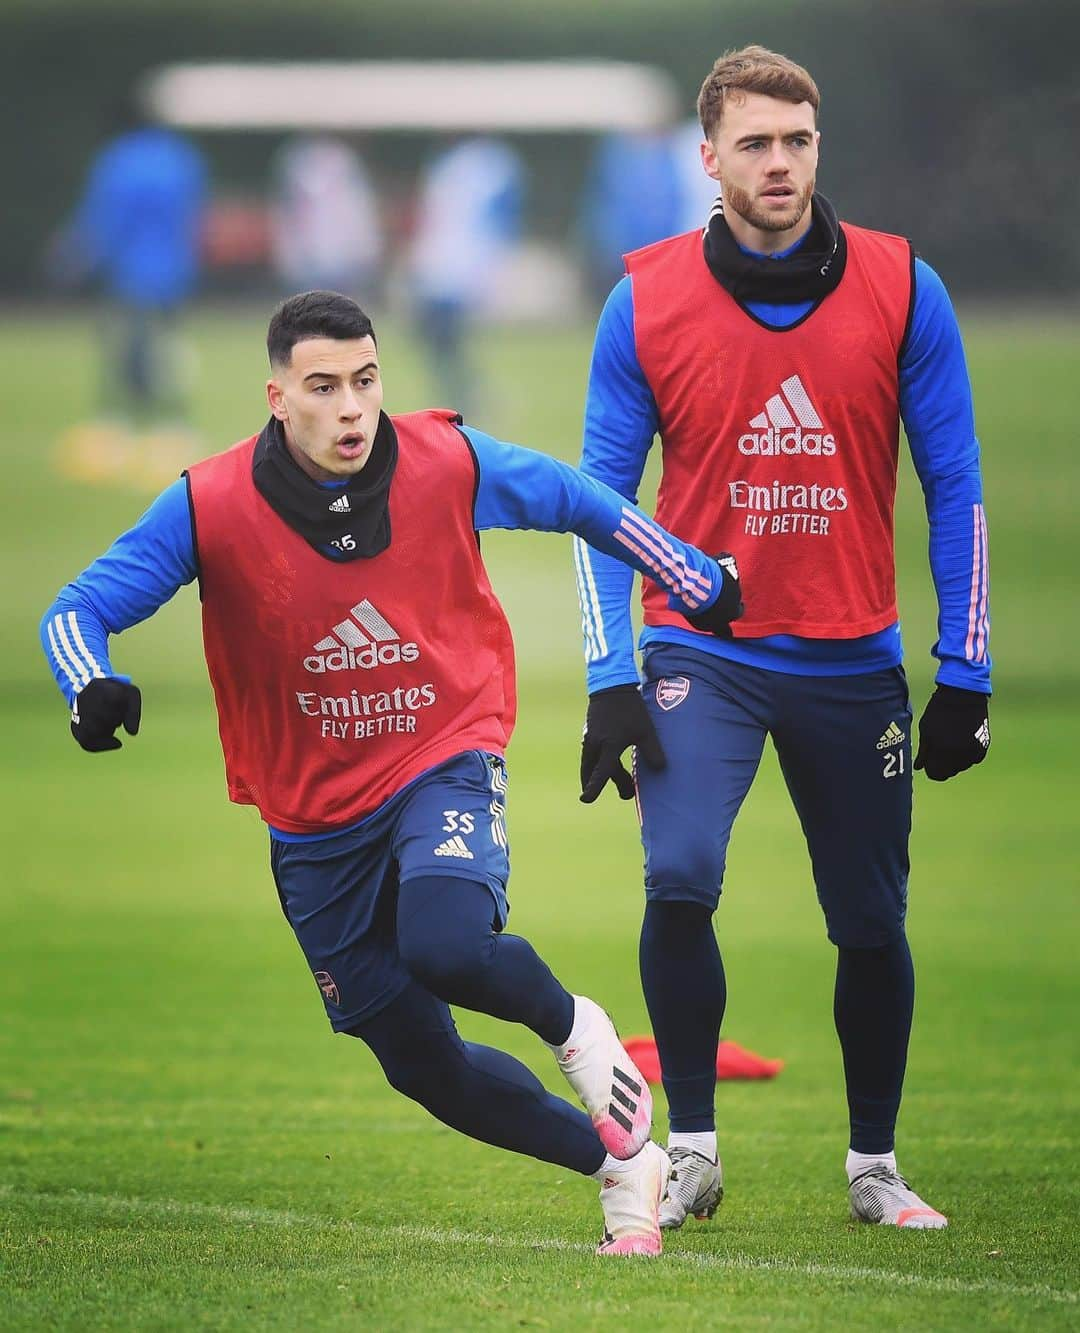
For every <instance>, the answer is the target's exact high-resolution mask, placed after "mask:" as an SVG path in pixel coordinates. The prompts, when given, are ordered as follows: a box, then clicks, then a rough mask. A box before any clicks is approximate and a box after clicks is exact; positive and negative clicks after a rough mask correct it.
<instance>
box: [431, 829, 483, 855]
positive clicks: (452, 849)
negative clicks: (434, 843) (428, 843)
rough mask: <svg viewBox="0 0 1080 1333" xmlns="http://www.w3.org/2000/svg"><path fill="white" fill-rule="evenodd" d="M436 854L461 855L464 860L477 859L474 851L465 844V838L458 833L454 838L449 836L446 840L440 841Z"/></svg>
mask: <svg viewBox="0 0 1080 1333" xmlns="http://www.w3.org/2000/svg"><path fill="white" fill-rule="evenodd" d="M435 855H436V856H460V857H461V859H462V860H463V861H472V860H474V859H475V858H474V857H473V854H472V852H470V851H469V849H468V847H466V846H465V839H464V838H462V837H460V836H459V835H458V834H456V833H455V834H454V836H453V837H452V838H447V840H446V841H445V842H440V843H439V845H438V847H436V848H435Z"/></svg>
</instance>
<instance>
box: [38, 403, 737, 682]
mask: <svg viewBox="0 0 1080 1333" xmlns="http://www.w3.org/2000/svg"><path fill="white" fill-rule="evenodd" d="M462 433H463V434H464V435H465V437H466V439H467V440H468V442H469V445H470V448H471V449H472V452H473V455H474V457H475V459H476V465H477V472H478V479H477V489H476V497H475V501H474V523H475V526H476V528H477V529H478V530H483V529H485V528H530V529H535V530H538V531H541V532H574V533H577V534H578V535H579V536H580V537H581V538H583V539H584V540H585V541H587V542H588V543H589V544H590V546H592V547H595V548H596V549H597V550H599V551H604V552H607V553H608V554H609V555H610V556H612V557H617V559H618V560H625V561H627V562H629V564H630V565H632V566H633V568H634V569H637V570H638V571H639V572H641V573H646V574H648V575H649V576H650V577H652V578H654V579H656V581H657V582H658V583H660V585H661V586H662V587H664V588H665V589H666V590H667V592H668V600H669V604H670V605H671V606H672V607H674V608H675V609H678V610H684V611H685V610H690V611H694V610H699V611H700V610H704V609H705V608H706V607H708V606H711V605H712V603H713V602H714V601H715V600H716V598H717V597H718V596H719V595H720V590H721V587H722V585H723V577H724V576H723V571H722V570H721V569H720V567H719V565H717V563H716V561H715V560H713V559H711V558H710V557H709V556H707V555H704V554H703V553H702V552H701V551H699V550H697V548H696V547H693V546H687V545H684V544H683V543H682V542H679V541H676V540H675V539H673V538H671V537H670V536H669V534H668V533H666V532H665V531H664V529H663V528H661V527H659V526H658V525H657V524H656V523H654V522H653V520H652V519H651V518H648V517H647V516H646V515H645V514H643V513H642V512H641V510H639V509H636V508H635V507H634V506H633V505H631V504H629V503H627V501H626V500H625V499H624V498H623V497H622V496H621V495H618V494H616V493H615V492H614V491H612V490H610V489H609V488H608V487H607V486H605V485H603V484H602V483H601V482H598V481H596V480H594V479H593V478H591V477H587V476H585V475H584V474H583V473H581V472H579V471H577V469H576V468H573V467H570V466H569V464H567V463H562V462H559V461H558V460H557V459H554V458H550V457H548V455H546V454H541V453H537V452H536V451H534V450H532V449H524V448H522V447H520V446H518V445H513V444H504V443H503V442H501V441H499V440H496V439H493V438H492V437H491V436H490V435H485V434H484V433H483V432H482V431H478V430H473V429H471V428H468V427H465V428H463V431H462ZM342 485H344V483H342ZM613 563H616V561H615V560H614V559H613ZM197 574H198V568H197V562H196V555H195V541H194V537H193V534H192V526H191V510H190V505H189V502H188V487H187V481H186V480H185V479H183V478H181V479H180V480H179V481H175V482H173V484H172V485H171V486H169V487H168V488H167V489H166V490H165V491H163V492H162V493H161V495H159V496H158V498H157V499H156V500H155V501H154V503H153V504H152V505H151V506H150V508H149V509H148V510H147V511H146V513H145V514H143V516H142V517H141V518H140V519H139V521H138V522H137V523H136V524H135V526H134V527H133V528H130V529H129V530H128V531H127V532H125V533H123V534H122V535H121V536H119V537H118V538H117V539H116V541H115V542H113V544H112V546H110V547H109V549H108V551H106V552H105V554H104V555H102V556H100V557H99V558H98V559H97V560H95V561H94V563H93V564H92V565H90V566H89V568H88V569H85V570H84V571H83V572H82V573H81V574H80V575H79V576H78V578H77V579H75V580H74V582H72V583H69V584H68V585H67V586H66V587H65V588H63V589H62V590H61V591H60V593H59V594H58V596H57V598H56V600H55V601H54V602H53V604H52V606H50V607H49V609H48V611H47V612H46V613H45V616H44V618H43V620H42V622H41V642H42V646H43V647H44V649H45V655H46V657H47V658H48V662H49V666H50V668H51V669H52V673H53V676H54V677H55V679H56V683H57V684H58V685H59V687H60V689H61V691H62V692H63V695H64V698H65V699H66V700H67V702H68V704H69V705H70V704H71V703H72V702H73V700H74V698H75V695H76V694H78V692H79V691H80V690H81V689H82V688H83V686H84V685H86V684H87V683H88V682H89V681H90V680H92V679H94V678H95V677H103V676H114V677H117V678H118V679H121V680H127V679H129V677H127V676H117V673H116V672H114V670H113V667H112V663H111V660H110V657H109V636H110V635H112V634H119V633H120V632H121V631H122V630H125V629H130V628H131V626H132V625H137V624H138V623H139V622H140V621H143V620H146V619H148V618H149V617H150V616H152V615H153V614H154V612H155V611H156V610H157V609H158V608H159V607H160V606H163V605H164V603H165V602H167V601H168V600H169V599H170V598H171V597H172V596H173V595H174V594H175V593H176V592H177V591H178V589H180V588H181V587H183V586H184V584H187V583H191V582H192V581H193V580H194V579H195V578H196V576H197Z"/></svg>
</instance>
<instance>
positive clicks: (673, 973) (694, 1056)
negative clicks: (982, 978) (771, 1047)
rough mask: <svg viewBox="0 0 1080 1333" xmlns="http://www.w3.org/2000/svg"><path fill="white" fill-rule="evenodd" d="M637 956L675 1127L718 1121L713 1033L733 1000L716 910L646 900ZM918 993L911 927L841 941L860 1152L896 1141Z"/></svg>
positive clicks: (841, 1016)
mask: <svg viewBox="0 0 1080 1333" xmlns="http://www.w3.org/2000/svg"><path fill="white" fill-rule="evenodd" d="M640 962H641V981H642V986H643V988H644V991H645V1001H646V1003H647V1005H648V1008H649V1016H650V1018H651V1019H652V1025H653V1032H654V1033H655V1035H656V1042H657V1047H658V1049H659V1052H660V1062H661V1065H662V1066H663V1070H664V1090H665V1091H666V1093H667V1096H668V1104H669V1108H670V1109H669V1119H670V1123H671V1128H672V1130H673V1131H675V1132H676V1133H679V1132H683V1133H690V1132H694V1131H702V1130H711V1129H713V1127H714V1125H715V1119H714V1113H713V1096H714V1092H715V1081H716V1076H715V1060H716V1043H717V1039H718V1037H719V1033H720V1024H721V1022H722V1020H723V1017H724V1008H725V1005H726V1003H727V985H726V982H725V978H724V965H723V962H722V961H721V958H720V950H719V948H718V947H717V943H716V936H715V934H714V933H713V928H712V913H711V911H710V910H709V909H708V908H707V907H703V906H701V905H700V904H698V903H692V902H680V901H670V902H655V901H654V902H649V903H647V904H646V908H645V919H644V921H643V922H642V928H641V951H640ZM914 997H915V974H914V970H913V968H912V963H911V951H910V950H909V948H908V943H907V939H906V937H905V936H903V935H901V936H900V937H899V938H898V939H896V940H894V941H893V942H892V943H891V944H887V945H883V946H881V947H880V948H873V949H846V948H844V949H838V950H837V962H836V989H835V993H834V1001H833V1015H834V1019H835V1023H836V1031H837V1035H838V1036H839V1038H840V1047H841V1050H842V1052H843V1058H844V1076H845V1079H846V1082H847V1096H848V1110H849V1114H850V1120H851V1141H850V1146H851V1147H852V1148H854V1149H855V1151H856V1152H864V1153H878V1152H890V1151H891V1150H892V1148H893V1141H894V1135H895V1130H896V1117H897V1113H898V1111H899V1108H900V1095H901V1091H902V1089H903V1083H904V1069H905V1066H906V1064H907V1047H908V1037H909V1035H910V1032H911V1016H912V1009H913V1005H914Z"/></svg>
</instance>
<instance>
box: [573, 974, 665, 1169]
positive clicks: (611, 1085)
mask: <svg viewBox="0 0 1080 1333" xmlns="http://www.w3.org/2000/svg"><path fill="white" fill-rule="evenodd" d="M551 1050H552V1051H553V1052H554V1054H555V1058H556V1060H558V1062H559V1068H560V1069H561V1070H562V1072H563V1073H564V1074H565V1075H566V1079H567V1082H568V1083H569V1084H570V1086H571V1087H572V1088H573V1089H574V1091H575V1092H576V1093H577V1095H578V1097H580V1099H581V1102H582V1105H583V1106H584V1107H585V1110H586V1111H588V1113H589V1117H590V1119H591V1120H592V1122H593V1124H594V1125H595V1126H596V1132H597V1134H598V1135H599V1136H600V1142H601V1143H602V1144H603V1145H604V1147H605V1148H606V1149H607V1150H608V1152H609V1153H610V1154H611V1155H612V1157H619V1158H622V1159H624V1160H625V1159H626V1158H629V1157H633V1156H634V1155H635V1154H636V1153H638V1152H640V1151H641V1148H642V1146H643V1145H644V1143H645V1141H646V1140H647V1139H648V1137H649V1131H650V1130H651V1128H652V1093H651V1092H650V1091H649V1085H648V1084H647V1083H646V1082H645V1080H644V1078H643V1077H642V1076H641V1073H640V1072H639V1070H638V1067H637V1065H635V1064H634V1062H633V1060H631V1059H630V1057H629V1056H628V1055H627V1053H626V1051H625V1050H623V1046H622V1042H620V1041H619V1036H618V1033H617V1032H616V1031H615V1025H614V1024H613V1023H612V1021H611V1019H610V1018H609V1017H608V1016H607V1014H606V1013H605V1012H604V1010H603V1009H601V1008H600V1006H599V1005H598V1004H597V1003H596V1002H595V1001H594V1000H590V999H588V998H587V997H586V996H584V995H575V996H574V1023H573V1027H572V1028H571V1029H570V1036H569V1037H568V1038H567V1039H566V1041H565V1042H563V1044H562V1045H561V1046H552V1047H551Z"/></svg>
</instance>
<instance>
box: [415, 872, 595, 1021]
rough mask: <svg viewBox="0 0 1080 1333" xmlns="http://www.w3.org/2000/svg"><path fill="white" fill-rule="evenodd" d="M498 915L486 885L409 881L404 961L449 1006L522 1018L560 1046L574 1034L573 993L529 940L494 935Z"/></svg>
mask: <svg viewBox="0 0 1080 1333" xmlns="http://www.w3.org/2000/svg"><path fill="white" fill-rule="evenodd" d="M494 915H495V900H494V898H493V897H492V896H491V894H490V893H489V892H488V890H487V888H486V887H485V886H484V885H483V884H479V883H476V882H474V881H472V880H465V879H455V878H451V877H449V876H447V877H445V878H442V877H439V876H434V875H432V876H425V877H423V878H420V879H410V880H407V881H406V882H405V883H404V884H402V885H401V886H400V888H399V889H398V905H397V944H398V952H399V953H400V955H401V961H402V962H403V963H404V964H405V966H406V968H407V969H408V970H409V972H410V973H411V974H412V976H413V978H414V979H415V980H416V981H418V982H419V983H420V984H421V985H422V986H424V987H425V988H426V989H427V990H429V991H431V992H432V994H434V995H437V996H438V997H439V999H440V1000H445V1001H446V1003H447V1004H456V1005H460V1006H461V1008H462V1009H475V1010H476V1011H477V1012H478V1013H481V1014H490V1015H491V1016H492V1017H493V1018H502V1019H505V1020H506V1021H507V1022H508V1023H524V1024H525V1026H526V1027H527V1028H531V1029H532V1030H533V1032H535V1033H536V1035H537V1036H538V1037H540V1038H541V1040H542V1041H546V1042H550V1043H551V1044H552V1045H553V1046H557V1045H558V1044H559V1043H560V1042H563V1041H565V1040H566V1038H567V1037H568V1036H569V1035H570V1025H571V1024H572V1023H573V1021H574V998H573V996H572V995H570V993H569V992H568V991H566V990H564V989H563V987H562V986H561V985H560V984H559V983H558V981H556V980H555V977H554V976H553V975H552V973H551V969H550V968H549V967H548V965H547V964H546V963H545V962H544V960H543V959H542V958H541V957H540V956H539V954H538V953H537V952H536V950H535V949H534V948H533V947H532V945H531V944H530V943H529V941H528V940H524V939H522V938H521V936H520V935H506V934H496V932H495V931H494V930H493V929H492V925H493V920H494Z"/></svg>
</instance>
